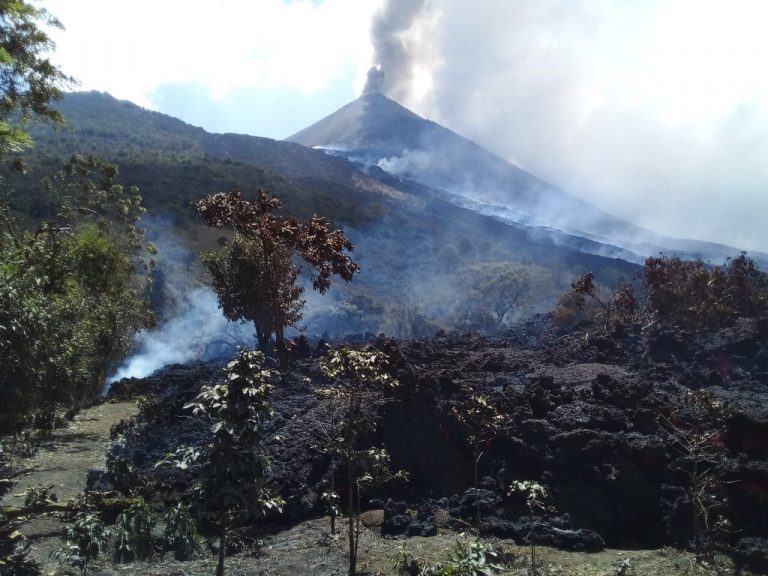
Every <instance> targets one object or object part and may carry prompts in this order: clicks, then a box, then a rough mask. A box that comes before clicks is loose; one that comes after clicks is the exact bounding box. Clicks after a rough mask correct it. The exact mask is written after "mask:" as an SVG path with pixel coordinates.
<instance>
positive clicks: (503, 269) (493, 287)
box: [460, 262, 551, 327]
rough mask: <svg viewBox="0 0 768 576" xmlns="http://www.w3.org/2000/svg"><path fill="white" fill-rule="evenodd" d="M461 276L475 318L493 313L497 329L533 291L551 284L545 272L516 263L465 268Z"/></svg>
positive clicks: (488, 264)
mask: <svg viewBox="0 0 768 576" xmlns="http://www.w3.org/2000/svg"><path fill="white" fill-rule="evenodd" d="M460 276H461V279H462V284H463V285H464V286H465V288H466V291H467V292H466V293H467V301H466V303H465V305H466V307H467V308H468V309H469V311H470V314H471V315H472V317H473V318H482V317H483V316H484V315H486V314H492V315H493V318H494V320H495V323H496V327H499V326H501V325H502V323H503V322H504V319H505V318H506V317H507V315H508V314H509V313H510V312H511V311H513V310H515V309H521V308H522V307H524V306H526V305H527V304H528V303H529V302H530V299H531V294H532V293H533V292H534V291H536V290H539V291H540V290H541V289H542V288H543V286H544V285H545V284H548V283H550V282H551V278H550V274H549V273H548V272H547V271H546V270H545V269H543V268H541V267H539V266H535V265H526V264H518V263H516V262H484V263H480V264H473V265H471V266H467V267H465V268H464V269H462V271H461V274H460Z"/></svg>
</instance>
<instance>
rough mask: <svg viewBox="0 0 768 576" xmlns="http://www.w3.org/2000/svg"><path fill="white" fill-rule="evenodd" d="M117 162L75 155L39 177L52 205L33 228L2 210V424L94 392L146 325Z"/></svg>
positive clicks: (132, 228)
mask: <svg viewBox="0 0 768 576" xmlns="http://www.w3.org/2000/svg"><path fill="white" fill-rule="evenodd" d="M116 170H117V169H116V167H114V166H113V165H111V164H107V163H104V162H101V161H100V160H97V159H95V158H91V157H82V156H74V157H72V158H71V159H70V160H69V161H67V162H66V163H65V164H64V166H63V167H62V169H61V170H60V171H59V172H57V173H56V174H55V175H53V176H52V177H51V178H49V179H47V180H46V181H45V182H44V188H45V189H46V191H47V197H48V198H49V199H50V201H51V204H50V209H49V211H48V214H47V219H46V220H44V221H43V222H41V223H40V224H39V225H38V226H37V228H36V229H35V230H34V231H32V230H26V231H25V230H20V229H19V228H20V226H19V222H18V221H16V220H15V219H14V218H12V217H11V216H10V214H9V212H8V211H5V212H3V211H2V210H0V362H1V363H2V364H3V366H4V368H5V370H4V371H3V373H0V428H4V427H8V426H10V425H12V424H14V423H16V422H18V421H19V420H20V419H21V418H23V417H24V416H25V415H26V414H27V413H28V412H30V411H31V410H33V409H39V410H42V411H46V410H47V411H48V412H50V413H53V404H54V403H66V404H73V403H78V402H82V401H84V400H85V399H87V398H88V397H90V396H91V395H93V394H94V393H95V392H96V389H97V387H98V385H99V382H100V379H101V377H102V376H103V374H104V371H105V370H107V369H108V368H109V367H110V366H111V365H112V364H113V363H114V362H116V361H117V360H118V359H119V358H120V357H122V355H124V354H125V352H126V351H127V350H128V349H129V347H130V345H131V343H132V339H133V334H134V333H135V331H136V330H137V329H139V328H141V327H144V326H147V325H148V321H149V318H148V314H147V312H146V304H145V302H144V300H143V298H142V297H141V296H140V292H141V291H143V286H142V285H141V283H140V281H139V280H138V279H137V278H136V276H135V272H134V270H135V269H136V265H137V264H141V263H144V262H143V260H142V259H141V256H140V249H141V242H142V234H143V232H142V230H141V229H139V228H137V227H136V222H137V220H138V219H139V217H140V216H141V214H143V211H144V210H143V208H142V206H141V198H140V196H139V195H138V192H137V191H136V190H134V189H128V190H126V189H124V188H123V187H122V186H119V185H117V184H115V183H114V178H115V176H116ZM3 206H5V205H4V204H3V203H2V201H0V208H2V207H3ZM144 264H146V263H144Z"/></svg>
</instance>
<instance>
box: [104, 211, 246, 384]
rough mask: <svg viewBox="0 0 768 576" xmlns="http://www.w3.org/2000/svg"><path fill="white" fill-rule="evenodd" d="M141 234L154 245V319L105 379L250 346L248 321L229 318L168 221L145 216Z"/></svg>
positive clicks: (194, 257)
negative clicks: (150, 328) (143, 230)
mask: <svg viewBox="0 0 768 576" xmlns="http://www.w3.org/2000/svg"><path fill="white" fill-rule="evenodd" d="M141 223H142V226H144V227H145V229H146V237H147V239H148V240H151V241H152V242H153V243H154V244H155V245H156V246H157V248H158V255H157V259H156V260H157V268H156V272H155V274H154V278H153V294H152V300H153V302H152V305H153V308H154V311H155V314H156V316H157V317H158V320H159V324H158V326H157V327H156V328H154V329H152V330H148V331H145V332H139V333H138V334H137V335H136V339H135V351H134V353H133V354H132V355H131V356H129V357H128V358H127V359H126V360H125V361H124V362H123V363H122V364H121V365H120V366H119V367H118V369H117V370H116V371H115V372H114V374H112V375H111V376H110V377H109V378H108V379H107V382H108V385H109V384H111V383H112V382H115V381H117V380H120V379H121V378H144V377H146V376H149V375H151V374H152V373H153V372H155V371H156V370H158V369H159V368H162V367H163V366H165V365H166V364H176V363H184V362H189V361H193V360H211V359H215V358H220V357H224V356H227V355H231V354H233V353H234V350H235V348H236V346H239V345H249V346H253V335H252V333H253V329H252V327H251V326H248V325H245V324H242V323H236V322H230V321H228V320H227V319H226V318H225V317H224V315H223V314H222V312H221V310H220V309H219V305H218V300H217V298H216V294H214V292H213V291H212V290H211V289H210V288H207V287H205V286H204V285H203V284H202V282H201V278H202V277H203V271H202V268H201V265H200V261H199V259H198V257H197V255H196V254H194V253H193V252H191V251H190V250H188V249H187V248H186V247H185V246H184V245H183V244H182V242H181V241H180V240H179V239H178V238H176V236H175V235H174V234H173V233H172V232H171V231H170V230H172V229H173V226H172V224H171V222H170V221H169V220H167V219H165V218H163V217H159V216H145V217H144V218H143V219H142V222H141Z"/></svg>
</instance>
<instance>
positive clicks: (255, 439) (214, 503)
mask: <svg viewBox="0 0 768 576" xmlns="http://www.w3.org/2000/svg"><path fill="white" fill-rule="evenodd" d="M225 372H226V378H225V379H224V381H223V382H221V383H219V384H216V385H214V386H205V387H204V388H203V389H202V391H201V392H200V394H199V395H198V396H197V399H196V400H195V401H194V402H191V403H189V404H187V405H186V406H185V407H186V408H188V409H189V408H191V409H192V411H193V413H194V414H195V415H196V416H204V417H206V418H208V419H210V420H211V421H212V428H211V430H212V432H213V439H212V441H211V443H210V444H209V446H208V448H207V451H206V459H205V463H204V464H203V470H202V481H201V485H200V491H201V494H202V497H203V505H204V507H205V509H206V514H207V515H210V516H212V517H213V518H214V519H215V520H216V521H217V522H218V524H219V562H218V567H217V569H216V576H223V574H224V556H225V554H226V547H227V530H228V528H229V526H230V525H231V524H232V523H233V522H234V521H236V520H240V521H244V520H247V519H249V518H253V517H258V516H263V515H264V514H266V513H267V512H268V511H270V510H277V511H279V510H280V507H281V506H282V503H283V502H282V499H281V498H279V497H274V496H272V495H271V494H270V492H269V490H268V488H267V479H266V474H267V470H268V467H269V460H268V458H267V455H266V451H265V449H264V446H263V437H264V425H265V422H266V421H267V420H268V419H269V418H271V416H272V408H271V407H270V405H269V396H270V395H271V393H272V390H273V388H274V382H275V381H276V380H277V379H278V378H279V374H278V373H277V372H276V371H274V370H270V369H268V368H265V367H264V355H263V354H262V353H261V352H254V351H250V350H245V349H242V350H240V352H239V353H238V355H237V357H236V358H235V359H234V360H232V361H231V362H230V363H229V364H228V365H227V367H226V369H225Z"/></svg>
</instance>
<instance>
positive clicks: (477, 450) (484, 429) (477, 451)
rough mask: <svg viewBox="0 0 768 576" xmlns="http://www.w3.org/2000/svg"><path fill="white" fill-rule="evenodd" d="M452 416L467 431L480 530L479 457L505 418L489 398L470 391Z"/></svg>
mask: <svg viewBox="0 0 768 576" xmlns="http://www.w3.org/2000/svg"><path fill="white" fill-rule="evenodd" d="M452 414H453V416H454V417H455V418H456V419H457V420H458V421H459V422H460V423H461V424H462V425H463V426H464V428H465V429H466V430H467V432H468V438H467V440H468V441H469V444H470V446H471V447H472V466H473V472H474V480H475V523H476V524H477V529H478V530H480V525H481V520H482V518H481V516H480V459H481V458H482V457H483V454H484V453H485V450H486V448H487V447H488V446H490V444H491V442H492V441H493V440H494V439H495V438H497V437H499V435H501V433H502V432H503V431H504V427H505V424H506V418H505V416H504V415H503V414H501V413H500V412H499V411H498V409H497V408H496V406H495V405H494V404H493V403H492V402H491V400H490V399H489V398H488V397H487V396H484V395H482V394H476V393H474V392H472V393H470V395H469V397H468V398H467V400H466V402H465V403H464V404H463V406H461V408H459V407H454V408H453V410H452Z"/></svg>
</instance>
